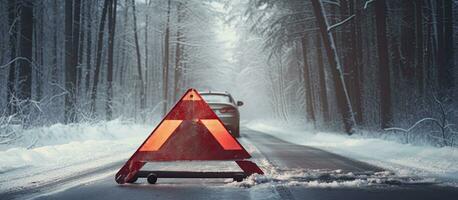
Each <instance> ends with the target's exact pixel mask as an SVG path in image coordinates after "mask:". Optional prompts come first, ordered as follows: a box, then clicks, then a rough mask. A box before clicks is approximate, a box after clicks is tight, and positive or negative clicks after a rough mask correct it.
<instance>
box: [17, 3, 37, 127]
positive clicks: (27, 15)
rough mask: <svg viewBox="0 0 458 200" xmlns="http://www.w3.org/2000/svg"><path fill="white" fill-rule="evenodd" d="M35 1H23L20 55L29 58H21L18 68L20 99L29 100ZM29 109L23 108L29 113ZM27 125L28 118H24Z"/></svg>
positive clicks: (18, 93)
mask: <svg viewBox="0 0 458 200" xmlns="http://www.w3.org/2000/svg"><path fill="white" fill-rule="evenodd" d="M33 7H34V2H33V1H26V0H23V1H22V2H21V8H22V10H21V14H20V15H21V26H20V30H21V31H20V34H19V36H20V37H19V47H20V51H19V52H20V53H19V56H20V57H23V58H25V59H27V60H24V59H22V60H20V61H19V65H18V67H17V69H18V87H17V89H18V92H17V97H18V99H19V100H20V101H29V100H31V98H32V50H33ZM28 111H29V110H22V112H23V113H28ZM22 120H23V123H24V124H25V125H27V122H28V119H27V118H25V119H22Z"/></svg>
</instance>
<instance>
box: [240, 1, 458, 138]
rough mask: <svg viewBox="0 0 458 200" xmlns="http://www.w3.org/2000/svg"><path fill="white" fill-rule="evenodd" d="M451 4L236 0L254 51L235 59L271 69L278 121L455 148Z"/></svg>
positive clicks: (242, 26)
mask: <svg viewBox="0 0 458 200" xmlns="http://www.w3.org/2000/svg"><path fill="white" fill-rule="evenodd" d="M457 3H458V2H457V1H453V0H439V1H437V0H402V1H401V0H399V1H396V0H389V1H384V0H339V1H320V0H310V1H300V0H285V1H275V0H252V1H248V2H246V1H240V2H239V7H240V8H234V11H233V15H234V18H236V16H244V17H240V19H238V20H239V21H243V22H244V24H241V23H237V20H233V21H234V24H236V25H237V26H238V30H239V31H240V33H243V34H245V38H247V39H245V40H244V41H245V42H248V41H250V42H251V43H252V46H253V47H251V50H250V51H257V52H258V53H256V54H254V55H250V54H248V53H247V54H244V55H240V56H239V58H240V60H241V61H240V62H239V64H240V65H243V66H245V67H248V66H249V65H252V64H248V63H247V62H246V61H245V60H250V59H253V58H254V56H255V57H257V58H258V59H260V60H262V61H261V62H260V63H259V64H256V65H264V66H267V69H265V71H264V73H266V74H267V76H270V77H271V79H272V80H270V82H273V85H272V86H271V89H270V90H271V92H270V93H271V94H273V95H275V97H273V98H272V101H271V103H270V104H271V105H272V106H273V105H280V106H277V108H275V109H273V113H274V115H276V116H277V117H278V118H280V119H284V120H286V121H288V120H290V119H289V118H290V117H289V116H290V115H294V116H298V115H301V114H300V113H302V112H305V114H302V115H301V116H304V117H305V118H306V120H307V121H309V122H310V123H312V124H314V126H315V127H318V129H321V130H323V129H324V130H326V129H328V130H329V129H331V130H339V131H345V132H347V133H348V134H352V133H354V132H355V131H358V130H359V131H358V132H359V133H365V132H366V131H372V130H376V131H377V130H378V134H382V136H383V137H390V136H392V135H395V137H398V136H401V137H403V138H404V137H405V138H406V140H407V141H409V138H414V139H413V140H417V141H434V142H433V143H435V144H439V145H441V146H442V145H452V144H453V143H454V142H453V141H454V140H456V137H457V134H456V133H457V132H456V130H457V129H456V127H454V125H453V124H454V123H456V122H458V121H457V120H456V115H455V112H456V107H457V105H458V104H457V103H458V102H457V101H456V98H457V96H456V93H457V92H458V90H457V87H456V86H457V85H456V84H457V83H458V81H457V79H456V78H457V77H458V76H457V74H458V70H457V69H456V68H455V65H456V60H457V59H456V56H457V52H456V47H457V39H458V38H457V37H458V35H457V34H456V28H457V27H456V26H457V23H456V19H457V18H456V17H457V16H458V11H457V7H458V4H457ZM254 41H257V42H254ZM237 48H238V50H239V51H245V50H244V48H246V45H243V44H239V45H238V47H237ZM259 55H264V58H262V57H261V56H259ZM278 69H280V70H278ZM297 74H302V75H300V76H299V75H297ZM276 84H280V85H285V86H280V87H277V86H276ZM276 94H278V95H276ZM425 118H428V119H430V120H425ZM423 120H424V121H423ZM417 121H421V123H419V124H416V125H415V127H412V130H410V129H409V131H407V129H408V128H409V127H411V126H412V125H414V124H415V123H416V122H417ZM438 121H440V122H438ZM400 127H403V128H400ZM383 130H386V131H383ZM413 133H415V134H413ZM372 135H373V134H372Z"/></svg>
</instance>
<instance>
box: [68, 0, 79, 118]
mask: <svg viewBox="0 0 458 200" xmlns="http://www.w3.org/2000/svg"><path fill="white" fill-rule="evenodd" d="M80 5H81V1H80V0H74V1H72V0H66V1H65V89H66V90H67V92H68V94H67V95H66V96H65V123H71V122H75V119H76V113H75V104H76V76H77V74H76V68H77V65H78V43H79V19H80ZM73 8H74V10H73Z"/></svg>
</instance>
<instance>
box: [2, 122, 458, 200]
mask: <svg viewBox="0 0 458 200" xmlns="http://www.w3.org/2000/svg"><path fill="white" fill-rule="evenodd" d="M242 137H243V138H242V139H241V143H242V144H243V145H244V146H245V147H246V148H247V149H248V150H249V151H251V154H252V156H253V160H254V161H255V162H257V163H260V162H262V163H261V167H264V171H265V172H266V176H258V177H256V178H252V179H249V180H247V181H244V182H242V183H233V182H231V180H229V179H159V180H158V183H157V184H155V185H149V184H147V183H146V181H145V180H142V179H140V180H139V181H137V183H135V184H125V185H118V184H116V182H115V181H114V173H116V171H117V170H118V169H119V168H120V167H121V165H122V164H123V162H120V163H114V164H110V165H107V166H105V167H103V168H100V169H97V170H93V171H89V172H85V173H81V174H78V175H75V176H74V177H70V178H66V179H62V180H58V181H55V182H53V183H48V184H46V185H41V186H36V187H33V188H27V187H26V188H24V189H22V190H17V191H14V192H9V193H4V194H0V199H28V198H34V199H78V200H80V199H87V200H88V199H106V200H108V199H109V200H113V199H125V200H127V199H219V200H222V199H240V200H243V199H316V200H318V199H352V200H357V199H404V200H405V199H416V200H419V199H435V200H437V199H457V197H458V188H455V187H448V186H443V185H442V184H440V183H431V182H424V181H411V180H417V179H416V178H415V177H398V176H396V175H395V174H391V173H387V172H386V171H385V170H383V169H381V168H378V167H375V166H372V165H369V164H366V163H363V162H359V161H356V160H352V159H349V158H346V157H343V156H339V155H336V154H333V153H329V152H326V151H323V150H320V149H316V148H311V147H306V146H300V145H295V144H291V143H288V142H285V141H283V140H280V139H277V138H275V137H272V136H269V135H267V134H263V133H259V132H255V131H252V130H247V129H243V130H242ZM247 146H248V147H247ZM265 163H268V164H265ZM266 166H267V168H268V169H266ZM207 167H208V166H207ZM378 172H382V173H378ZM380 174H382V175H380ZM387 174H388V175H387ZM96 177H99V178H96ZM263 177H265V178H263ZM371 180H374V181H375V180H377V181H375V182H374V183H373V184H367V183H368V182H371ZM339 183H341V184H340V185H339ZM345 183H354V184H350V185H345ZM358 183H360V184H358ZM333 184H337V185H338V186H333ZM323 185H325V186H326V187H323Z"/></svg>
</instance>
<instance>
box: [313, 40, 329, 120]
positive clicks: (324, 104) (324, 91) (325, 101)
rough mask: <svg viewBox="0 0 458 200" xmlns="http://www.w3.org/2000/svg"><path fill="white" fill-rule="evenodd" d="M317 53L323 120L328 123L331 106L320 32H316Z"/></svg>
mask: <svg viewBox="0 0 458 200" xmlns="http://www.w3.org/2000/svg"><path fill="white" fill-rule="evenodd" d="M315 39H316V41H315V42H316V55H317V63H318V66H317V67H318V76H319V78H320V83H319V85H320V91H319V92H320V99H321V102H320V103H321V104H320V105H321V112H322V115H323V122H324V123H328V122H329V121H330V119H329V106H328V93H327V86H326V76H325V69H324V64H323V61H324V60H323V49H322V46H323V45H322V43H321V36H320V34H319V33H317V34H316V38H315Z"/></svg>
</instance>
